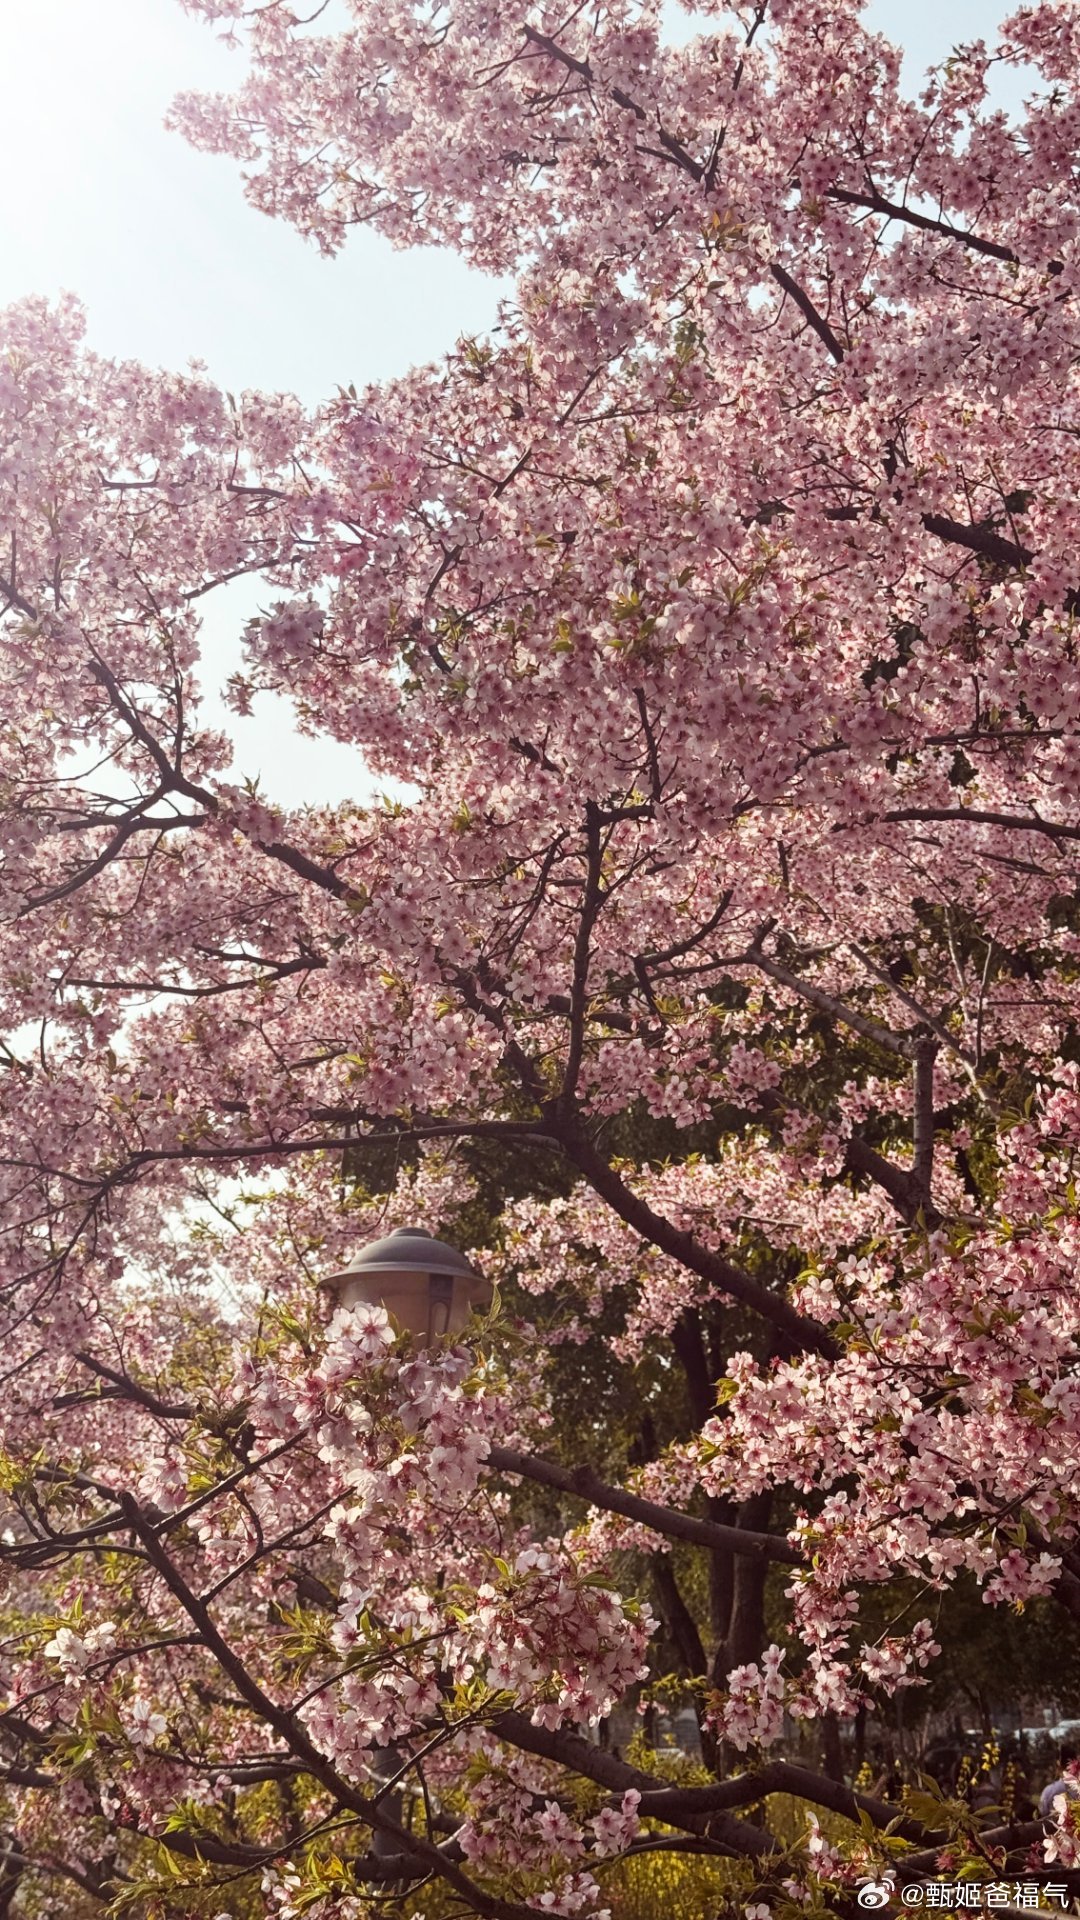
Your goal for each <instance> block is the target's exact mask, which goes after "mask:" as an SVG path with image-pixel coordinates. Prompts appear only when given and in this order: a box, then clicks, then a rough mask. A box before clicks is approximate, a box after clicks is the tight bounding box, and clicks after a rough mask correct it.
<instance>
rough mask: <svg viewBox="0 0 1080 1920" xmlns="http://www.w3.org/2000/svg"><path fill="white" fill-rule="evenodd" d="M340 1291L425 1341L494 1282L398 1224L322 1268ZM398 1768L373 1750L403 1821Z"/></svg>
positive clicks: (375, 1767)
mask: <svg viewBox="0 0 1080 1920" xmlns="http://www.w3.org/2000/svg"><path fill="white" fill-rule="evenodd" d="M321 1284H322V1285H323V1286H324V1287H326V1288H327V1289H328V1290H332V1291H333V1292H334V1293H336V1294H337V1298H338V1302H339V1304H340V1305H341V1306H343V1307H355V1306H358V1305H360V1303H361V1302H363V1303H364V1304H365V1305H367V1306H372V1307H385V1309H386V1311H387V1313H389V1314H391V1315H392V1316H393V1318H394V1319H395V1320H396V1321H397V1324H398V1326H399V1327H401V1328H402V1329H403V1331H405V1332H406V1333H411V1334H412V1335H413V1336H414V1338H415V1339H416V1340H417V1341H418V1342H419V1343H420V1345H422V1346H430V1345H431V1344H432V1343H433V1341H435V1340H438V1339H439V1338H440V1336H441V1335H442V1334H456V1333H461V1332H462V1330H463V1328H464V1327H465V1326H466V1325H467V1323H468V1321H469V1318H470V1316H471V1315H472V1314H474V1313H477V1312H484V1311H486V1309H487V1308H488V1307H490V1305H491V1301H492V1288H491V1286H490V1284H489V1282H488V1281H486V1280H485V1279H483V1278H482V1276H481V1275H480V1274H478V1273H476V1272H474V1270H473V1268H472V1267H470V1265H469V1263H468V1261H467V1260H466V1258H465V1255H464V1254H463V1253H460V1252H459V1251H458V1249H457V1247H452V1246H450V1245H449V1243H448V1242H447V1241H445V1240H435V1239H433V1238H432V1236H431V1234H430V1233H425V1232H424V1230H423V1228H422V1227H398V1228H396V1229H395V1231H394V1232H393V1233H388V1234H387V1235H386V1236H385V1238H384V1239H382V1240H373V1241H372V1242H371V1245H370V1246H367V1247H361V1248H360V1251H359V1253H355V1254H354V1255H353V1257H352V1259H351V1260H350V1261H349V1264H348V1266H347V1267H341V1268H340V1269H339V1270H338V1272H337V1273H330V1274H327V1276H326V1278H325V1280H323V1281H322V1283H321ZM400 1770H401V1750H400V1748H399V1747H398V1746H397V1745H395V1744H391V1745H390V1746H387V1747H378V1748H376V1749H375V1751H374V1752H373V1754H372V1756H371V1772H372V1776H373V1779H374V1781H375V1782H376V1784H377V1787H378V1797H379V1798H382V1797H383V1795H387V1799H386V1806H387V1811H388V1812H389V1813H390V1814H392V1816H393V1817H394V1819H395V1820H400V1818H401V1810H402V1794H401V1791H400V1789H398V1790H396V1791H394V1792H391V1793H389V1794H387V1787H388V1783H389V1782H390V1781H392V1780H393V1779H394V1777H395V1775H396V1774H397V1773H399V1772H400ZM394 1850H395V1847H394V1841H393V1839H392V1838H391V1837H390V1836H388V1835H387V1834H382V1833H373V1834H372V1836H371V1851H372V1854H373V1855H374V1857H375V1858H376V1859H379V1858H385V1857H386V1856H387V1855H389V1854H392V1853H393V1852H394Z"/></svg>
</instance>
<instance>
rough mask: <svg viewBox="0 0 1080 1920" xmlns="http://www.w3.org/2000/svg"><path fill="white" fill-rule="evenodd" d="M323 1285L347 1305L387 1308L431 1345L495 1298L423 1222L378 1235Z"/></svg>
mask: <svg viewBox="0 0 1080 1920" xmlns="http://www.w3.org/2000/svg"><path fill="white" fill-rule="evenodd" d="M322 1284H323V1286H325V1287H332V1288H333V1289H334V1290H335V1291H336V1293H337V1296H338V1301H339V1304H340V1305H341V1306H343V1307H355V1306H357V1305H359V1304H360V1302H361V1301H363V1302H365V1303H366V1304H367V1305H368V1306H373V1307H385V1308H386V1311H387V1313H389V1314H392V1315H393V1317H394V1319H395V1320H396V1321H397V1323H398V1325H399V1327H402V1328H403V1329H404V1330H405V1331H406V1332H407V1333H412V1334H415V1335H417V1337H418V1338H419V1339H420V1340H421V1341H423V1342H424V1343H425V1344H428V1343H430V1342H431V1341H432V1340H437V1339H438V1338H439V1336H440V1334H444V1333H451V1334H455V1333H461V1331H462V1329H463V1328H464V1327H465V1325H466V1323H467V1321H468V1319H469V1317H470V1315H471V1314H473V1313H477V1312H484V1311H486V1309H487V1308H488V1307H490V1305H491V1300H492V1289H491V1286H490V1285H489V1283H488V1281H486V1280H485V1279H483V1278H482V1276H481V1275H480V1274H478V1273H476V1272H474V1270H473V1268H472V1267H470V1265H469V1263H468V1261H467V1260H466V1258H465V1255H464V1254H463V1253H459V1252H458V1249H457V1248H456V1247H452V1246H450V1245H448V1243H447V1242H446V1241H445V1240H433V1239H432V1237H431V1235H430V1234H429V1233H425V1232H424V1230H423V1228H422V1227H398V1228H396V1230H395V1231H394V1232H393V1233H388V1234H387V1235H386V1237H385V1239H382V1240H373V1241H372V1243H371V1245H370V1246H369V1247H361V1249H360V1251H359V1253H356V1254H354V1255H353V1257H352V1259H351V1260H350V1261H349V1264H348V1266H347V1267H342V1268H341V1269H340V1271H339V1272H337V1273H330V1274H327V1276H326V1279H325V1280H324V1281H323V1283H322Z"/></svg>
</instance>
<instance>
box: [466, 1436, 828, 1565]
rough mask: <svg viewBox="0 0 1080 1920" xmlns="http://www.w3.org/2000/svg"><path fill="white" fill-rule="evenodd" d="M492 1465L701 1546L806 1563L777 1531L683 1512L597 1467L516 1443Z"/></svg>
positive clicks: (500, 1450) (496, 1453) (494, 1451)
mask: <svg viewBox="0 0 1080 1920" xmlns="http://www.w3.org/2000/svg"><path fill="white" fill-rule="evenodd" d="M487 1458H488V1465H489V1466H491V1467H493V1468H494V1469H495V1471H496V1472H497V1473H516V1474H519V1475H520V1476H521V1478H522V1479H523V1480H533V1481H535V1482H536V1483H537V1485H538V1486H544V1487H556V1488H558V1490H559V1491H560V1492H561V1493H570V1494H573V1495H574V1496H575V1497H576V1498H577V1499H579V1500H587V1501H589V1503H590V1504H591V1505H592V1506H595V1507H603V1508H604V1509H605V1511H606V1512H608V1513H621V1514H623V1515H624V1516H625V1517H626V1519H628V1520H634V1521H636V1522H637V1523H638V1524H639V1525H641V1526H644V1527H649V1528H651V1529H652V1531H653V1532H654V1533H662V1534H664V1535H665V1537H667V1538H670V1539H672V1540H689V1541H692V1542H693V1544H694V1545H695V1546H698V1547H710V1548H712V1549H713V1551H719V1552H723V1553H741V1554H746V1555H748V1556H749V1557H750V1558H751V1559H757V1560H776V1561H781V1562H783V1563H784V1564H785V1565H787V1566H791V1567H798V1566H802V1565H803V1564H804V1561H803V1556H802V1554H801V1553H800V1552H799V1550H798V1548H797V1547H793V1546H792V1545H791V1543H790V1541H787V1540H784V1539H782V1538H781V1536H780V1535H778V1534H771V1533H753V1532H750V1531H748V1530H744V1529H743V1528H742V1527H725V1526H721V1525H720V1524H719V1522H717V1521H715V1520H698V1519H695V1518H694V1516H693V1515H692V1514H689V1513H679V1512H678V1511H677V1510H676V1509H675V1508H674V1507H665V1506H661V1505H659V1504H658V1503H657V1502H656V1501H655V1500H646V1499H644V1498H643V1497H642V1496H641V1495H640V1494H636V1493H628V1492H627V1491H626V1490H625V1489H624V1488H623V1487H613V1486H610V1485H609V1484H608V1482H607V1481H605V1480H602V1479H601V1478H600V1475H599V1474H598V1473H595V1472H594V1470H593V1469H592V1467H588V1466H581V1467H560V1466H557V1465H556V1463H555V1462H554V1461H553V1460H540V1459H537V1458H536V1456H535V1455H534V1454H529V1453H520V1452H518V1451H517V1449H516V1448H513V1447H492V1448H490V1450H489V1452H488V1456H487Z"/></svg>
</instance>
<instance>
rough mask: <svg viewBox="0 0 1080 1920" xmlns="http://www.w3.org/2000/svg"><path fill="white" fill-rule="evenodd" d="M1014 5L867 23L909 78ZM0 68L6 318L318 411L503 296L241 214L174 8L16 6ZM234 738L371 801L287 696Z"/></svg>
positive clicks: (196, 25)
mask: <svg viewBox="0 0 1080 1920" xmlns="http://www.w3.org/2000/svg"><path fill="white" fill-rule="evenodd" d="M1007 10H1008V7H1007V6H1006V4H1005V0H1002V3H1001V5H998V4H997V3H996V0H873V4H872V5H871V7H870V9H869V18H870V19H871V21H872V23H873V24H874V25H875V26H877V27H879V28H881V29H882V30H883V31H885V32H887V33H888V34H889V35H890V36H891V37H892V38H894V39H897V40H900V41H901V42H902V44H903V45H904V47H905V49H906V61H905V69H906V77H907V79H908V81H909V84H917V82H918V77H919V76H920V74H921V73H922V72H923V71H924V70H925V69H926V68H927V67H928V66H930V65H931V64H934V63H935V62H937V61H939V60H941V59H943V58H945V57H946V56H947V54H948V53H949V51H950V49H951V47H952V46H954V45H955V44H956V43H957V42H958V41H963V40H971V39H974V38H977V37H980V36H981V37H983V38H985V39H987V40H992V38H993V33H994V28H995V27H996V25H997V23H998V20H999V19H1000V18H1001V17H1002V14H1003V13H1004V12H1005V11H1007ZM0 55H2V58H3V65H4V70H5V82H6V84H5V89H4V104H3V109H2V112H0V180H2V181H3V183H4V184H3V188H2V189H0V306H2V305H6V303H7V302H8V301H10V300H14V299H18V298H19V297H20V296H21V295H23V294H27V293H44V294H49V295H54V294H56V293H58V292H60V291H61V290H67V291H71V292H74V293H77V294H78V295H79V296H80V298H81V299H82V301H83V302H84V304H85V306H86V309H87V316H88V327H89V338H90V342H91V344H92V345H93V346H94V347H96V348H97V349H98V350H99V351H101V352H102V353H106V354H109V355H111V356H116V357H118V358H135V359H139V360H143V361H146V362H148V363H149V364H150V365H156V366H165V367H178V368H179V367H184V366H185V365H186V364H187V362H188V361H189V360H191V359H199V360H202V361H205V363H206V364H207V366H208V368H209V371H210V373H211V375H212V376H213V377H214V379H215V380H217V381H218V382H219V383H220V384H221V385H222V386H224V387H226V388H230V389H232V390H234V391H236V390H239V389H242V388H244V387H260V388H262V389H264V390H269V391H278V390H282V389H289V390H291V391H293V392H296V393H298V394H299V395H300V396H301V398H302V399H303V400H304V401H305V402H307V403H309V404H314V403H315V402H317V401H318V400H320V399H322V398H324V397H327V396H329V395H330V394H332V393H333V391H334V389H335V388H336V387H337V386H348V385H349V384H350V382H353V383H355V384H356V385H357V386H362V385H365V384H367V383H368V382H369V381H372V380H381V379H386V378H389V377H392V376H393V375H394V374H398V373H403V372H405V371H406V370H407V368H409V367H410V366H413V365H415V364H416V363H417V362H419V361H424V360H429V359H437V358H438V357H439V356H440V355H441V354H442V353H444V352H445V351H446V350H447V349H448V348H449V347H451V346H452V345H453V343H454V341H455V339H456V338H457V337H458V336H459V335H460V334H462V333H470V334H471V333H478V332H482V331H483V330H484V329H485V327H487V326H489V325H490V324H491V322H492V321H493V319H494V315H495V305H496V300H497V298H498V289H497V287H496V286H495V284H494V283H493V282H492V281H490V280H487V279H485V278H484V277H483V276H481V275H479V274H475V273H472V272H471V271H469V270H468V269H466V268H465V267H464V266H463V265H462V264H461V263H460V262H459V261H458V260H456V259H455V258H454V257H453V256H451V255H449V254H444V253H438V252H434V251H432V250H430V249H414V250H412V251H410V252H405V253H395V252H394V251H393V250H392V249H391V248H390V246H389V245H388V244H387V243H386V242H384V241H383V240H381V239H379V238H378V237H377V236H375V235H372V234H370V233H367V232H364V231H360V232H358V233H356V234H355V235H354V236H353V238H352V240H351V242H350V244H349V247H348V248H347V250H346V252H345V253H344V254H343V255H342V256H341V257H340V258H338V259H337V260H333V261H327V260H323V259H321V258H320V256H319V255H318V254H317V253H316V252H315V251H314V249H312V248H311V247H309V246H308V245H307V244H306V243H305V242H304V241H302V240H301V239H300V238H299V236H298V235H297V234H295V233H294V232H293V231H292V229H291V228H288V227H286V226H284V225H283V224H282V223H281V222H278V221H272V220H270V219H268V218H266V217H265V216H263V215H261V214H259V213H256V212H254V211H253V210H252V209H251V208H250V207H248V206H247V204H246V202H245V201H244V199H243V195H242V191H241V187H240V180H239V174H238V170H237V168H236V166H235V165H234V163H233V162H231V161H229V160H225V159H218V158H215V157H213V156H209V155H206V154H201V153H196V152H194V151H193V150H192V149H191V148H190V147H189V146H187V144H186V143H185V142H184V141H183V140H182V139H181V138H180V136H179V135H177V134H171V133H166V132H165V130H164V127H163V126H162V119H163V116H164V114H165V111H166V109H167V107H168V105H169V102H170V100H171V98H172V96H173V95H174V93H176V92H179V91H180V90H182V89H186V88H191V87H194V88H200V87H203V88H207V89H211V90H220V89H223V88H228V87H229V86H230V85H231V84H232V83H233V78H234V76H236V75H238V74H239V73H240V72H241V71H242V61H241V56H239V55H237V54H231V53H230V52H229V51H228V50H227V49H226V48H224V47H222V46H221V45H220V44H218V43H217V42H216V41H215V38H214V35H213V33H212V32H211V30H210V28H209V27H207V26H205V25H204V24H203V23H202V22H201V21H196V20H193V19H191V18H190V17H189V16H188V15H187V14H184V13H182V12H181V10H180V8H179V6H178V5H177V4H176V0H22V3H21V4H20V0H6V4H4V5H3V21H2V25H0ZM1006 104H1010V105H1011V104H1013V103H1012V101H1009V102H1006ZM216 599H217V596H215V600H216ZM258 599H259V596H258V593H257V591H256V590H255V589H254V588H253V587H252V586H251V585H250V583H248V584H245V583H238V585H237V588H236V589H234V590H232V591H229V592H227V594H226V595H223V596H222V597H221V604H220V606H219V607H218V608H217V609H216V611H215V613H214V616H213V626H212V629H211V628H210V626H209V623H208V632H207V639H208V642H209V645H208V656H210V658H212V662H213V667H214V669H215V673H208V674H207V675H206V678H207V680H211V679H213V678H214V677H216V675H217V676H219V677H220V679H221V680H223V679H224V678H225V676H226V675H227V674H228V673H229V672H230V671H231V670H232V669H233V667H234V666H235V665H236V664H237V659H238V646H237V640H238V635H239V632H240V629H241V628H242V626H243V623H244V620H245V619H246V618H247V616H248V615H249V614H250V613H251V612H252V611H253V610H254V608H255V606H256V605H257V604H258ZM229 728H230V731H231V732H232V734H233V736H234V738H235V739H236V741H237V766H236V770H237V772H238V773H259V772H261V774H262V779H263V787H264V790H265V791H266V792H267V793H268V794H269V796H270V797H271V798H273V799H275V800H278V801H280V802H281V803H283V804H286V805H290V806H295V805H299V804H302V803H303V802H304V801H305V800H310V801H314V802H317V803H321V802H328V801H329V802H333V801H336V800H339V799H341V798H343V797H345V796H346V795H350V796H352V797H359V795H360V792H361V788H362V770H361V769H360V768H359V765H358V759H357V755H356V754H355V753H350V752H348V751H347V750H346V749H345V748H343V747H340V746H338V745H336V744H334V743H331V742H323V741H318V742H313V741H302V740H299V741H298V740H296V739H295V736H294V735H293V733H292V727H291V723H290V719H289V715H288V711H287V707H286V705H285V703H284V702H274V701H271V700H269V699H264V701H263V702H262V703H261V706H260V709H259V711H258V713H257V714H256V716H255V717H254V718H252V719H251V720H248V721H237V720H235V719H233V718H231V717H230V720H229Z"/></svg>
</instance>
